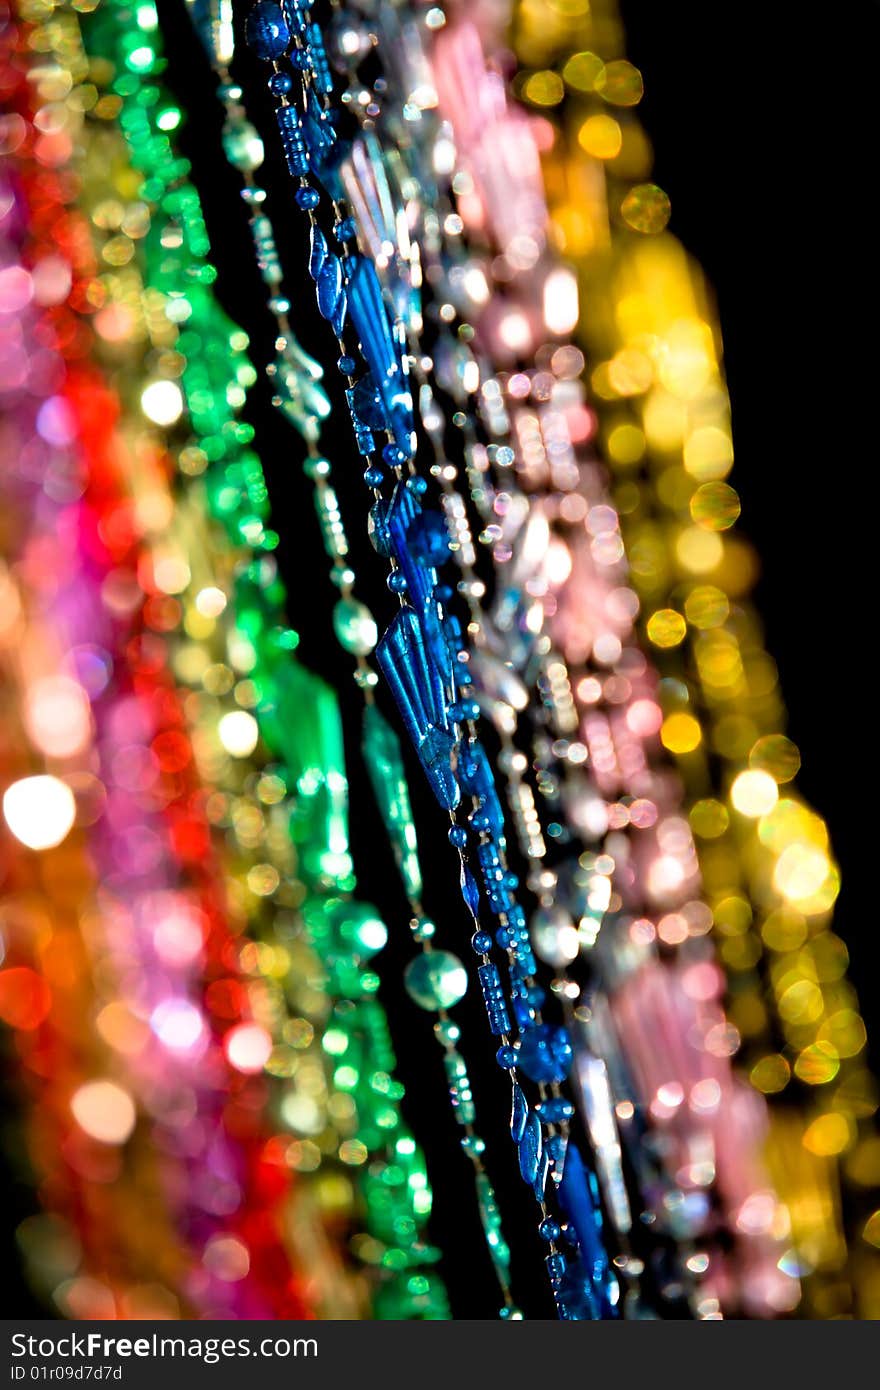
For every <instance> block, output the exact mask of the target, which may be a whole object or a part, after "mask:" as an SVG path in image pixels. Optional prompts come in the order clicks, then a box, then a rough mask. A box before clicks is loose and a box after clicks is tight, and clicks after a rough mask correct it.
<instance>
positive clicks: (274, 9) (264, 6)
mask: <svg viewBox="0 0 880 1390" xmlns="http://www.w3.org/2000/svg"><path fill="white" fill-rule="evenodd" d="M245 37H246V39H247V42H248V45H249V47H250V48H252V49H253V50H254V52H255V53H256V55H257V57H258V58H265V59H266V60H267V62H270V61H271V60H272V59H273V58H280V57H281V55H282V54H283V53H284V52H285V51H286V50H287V48H288V46H289V44H290V30H289V29H288V27H287V20H286V19H285V18H284V14H283V13H282V10H281V6H280V5H276V4H273V2H272V0H257V4H256V5H254V8H253V9H252V10H251V12H250V14H249V15H248V17H247V20H246V21H245Z"/></svg>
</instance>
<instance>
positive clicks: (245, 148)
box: [223, 121, 265, 170]
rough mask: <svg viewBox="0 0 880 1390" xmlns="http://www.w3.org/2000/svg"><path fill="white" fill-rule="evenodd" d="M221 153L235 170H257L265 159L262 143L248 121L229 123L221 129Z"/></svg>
mask: <svg viewBox="0 0 880 1390" xmlns="http://www.w3.org/2000/svg"><path fill="white" fill-rule="evenodd" d="M223 153H224V154H225V155H226V158H227V159H228V160H229V163H230V164H234V165H235V167H236V169H243V170H244V169H249V170H252V169H259V167H260V165H261V164H262V162H263V160H264V158H265V150H264V149H263V142H262V140H261V139H260V137H259V135H258V134H257V132H256V131H255V130H254V127H253V126H252V125H251V123H250V121H234V122H233V121H230V122H227V124H226V126H225V127H224V129H223Z"/></svg>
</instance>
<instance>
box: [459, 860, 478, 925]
mask: <svg viewBox="0 0 880 1390" xmlns="http://www.w3.org/2000/svg"><path fill="white" fill-rule="evenodd" d="M459 887H460V888H461V896H462V897H463V898H464V900H465V902H466V903H467V906H468V907H469V908H470V910H471V912H472V913H473V914H474V916H475V917H476V915H477V913H478V912H479V910H480V890H479V888H478V887H477V880H476V879H475V878H474V876H473V874H472V873H471V871H470V869H469V868H468V866H467V864H462V866H461V874H460V875H459Z"/></svg>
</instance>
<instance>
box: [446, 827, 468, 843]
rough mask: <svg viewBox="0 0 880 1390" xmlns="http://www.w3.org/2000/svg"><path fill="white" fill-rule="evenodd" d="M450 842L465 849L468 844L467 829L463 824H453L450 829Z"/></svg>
mask: <svg viewBox="0 0 880 1390" xmlns="http://www.w3.org/2000/svg"><path fill="white" fill-rule="evenodd" d="M449 843H450V844H451V845H454V846H455V848H456V849H464V847H465V845H466V844H467V831H466V830H465V828H464V826H462V825H453V826H452V828H451V830H450V831H449Z"/></svg>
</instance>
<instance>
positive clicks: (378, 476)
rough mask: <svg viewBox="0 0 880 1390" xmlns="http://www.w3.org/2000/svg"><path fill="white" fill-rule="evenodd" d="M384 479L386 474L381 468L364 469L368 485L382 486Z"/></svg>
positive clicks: (365, 480)
mask: <svg viewBox="0 0 880 1390" xmlns="http://www.w3.org/2000/svg"><path fill="white" fill-rule="evenodd" d="M384 481H385V474H384V473H383V472H382V469H381V468H365V469H364V482H365V483H366V485H367V487H381V486H382V483H383V482H384ZM371 539H372V536H371Z"/></svg>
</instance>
